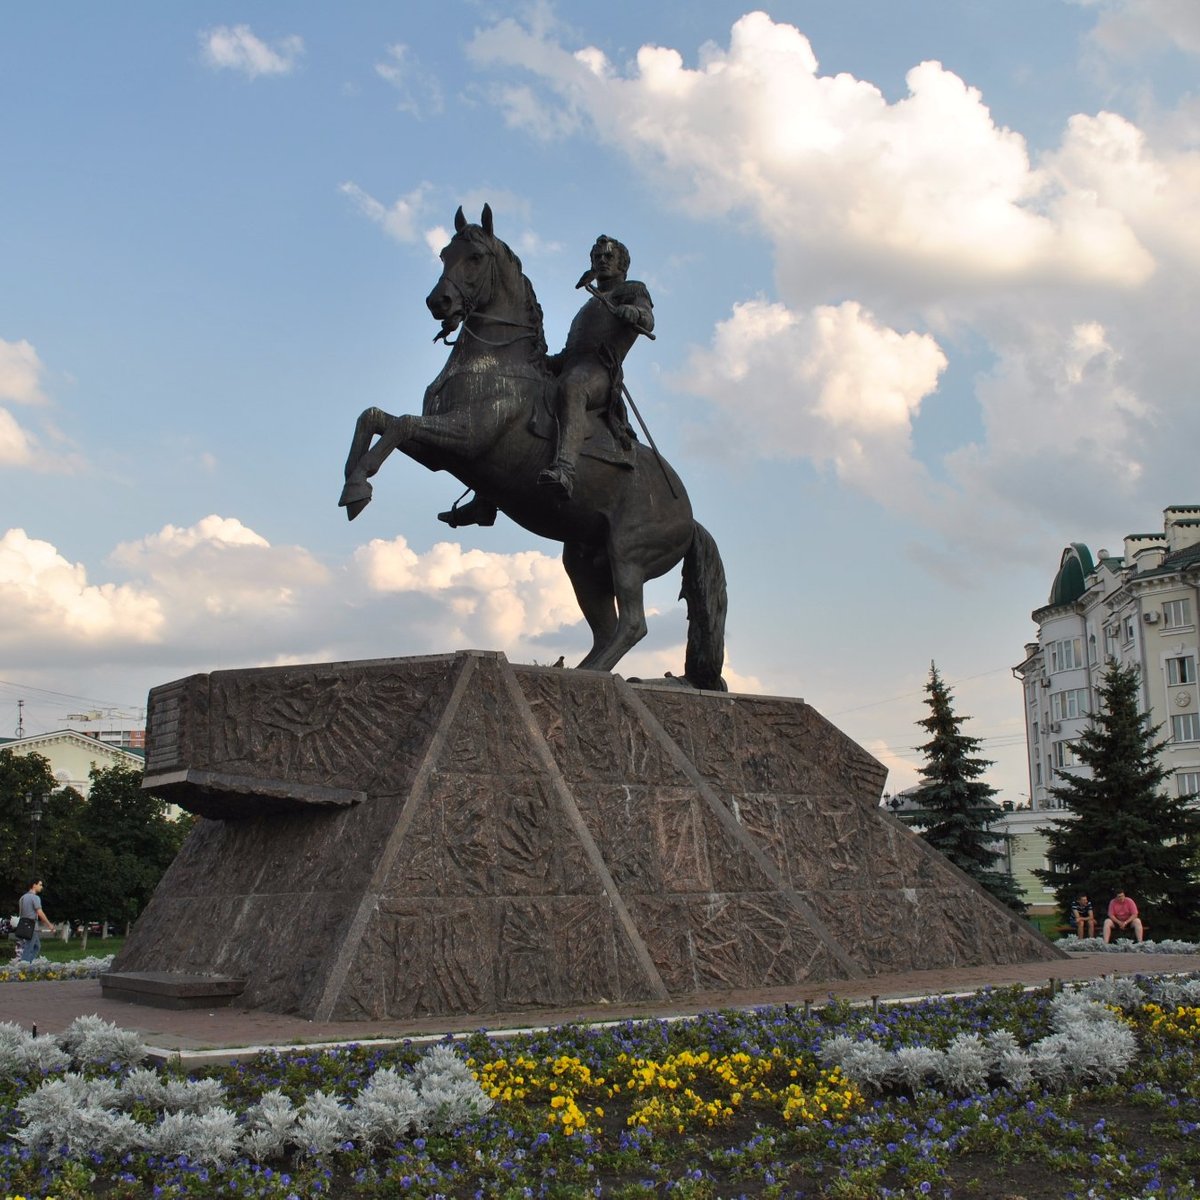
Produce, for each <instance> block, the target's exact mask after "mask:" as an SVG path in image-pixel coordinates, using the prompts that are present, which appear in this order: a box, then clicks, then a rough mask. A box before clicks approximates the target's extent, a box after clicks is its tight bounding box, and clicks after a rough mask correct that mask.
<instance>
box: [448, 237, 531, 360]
mask: <svg viewBox="0 0 1200 1200" xmlns="http://www.w3.org/2000/svg"><path fill="white" fill-rule="evenodd" d="M488 266H489V267H490V270H489V272H488V282H489V283H490V284H491V287H490V288H489V295H488V300H489V301H490V300H491V297H492V294H494V293H495V291H496V252H495V251H494V250H492V249H488ZM442 278H443V279H445V281H446V282H447V283H448V284H450V285H451V287H453V288H454V290H455V291H456V292H457V293H458V296H459V299H460V300H461V301H462V310H463V317H462V322H461V323H460V325H459V328H460V329H461V331H462V332H461V333H460V334H459V336H458V337H456V338H455V339H454V341H451V340H450V336H449V335H450V331H449V330H447V329H446V328H445V326H444V325H443V327H442V329H440V330H439V331H438V332H437V333H435V334H434V335H433V340H434V341H435V342H445V343H446V345H447V346H457V345H458V343H459V342H460V341H461V340H462V334H463V333H469V334H470V335H471V336H472V337H473V338H474V339H475V340H476V341H477V342H481V343H482V344H483V345H485V346H491V347H492V348H493V349H495V350H502V349H503V348H504V347H505V346H514V345H516V343H517V342H519V341H522V340H523V339H524V338H531V337H536V336H537V327H536V326H534V325H529V324H527V323H526V322H524V321H513V320H511V319H510V318H508V317H494V316H492V314H491V313H484V312H476V311H475V309H476V306H477V305H478V304H479V297H478V296H468V295H467V293H466V292H465V291H464V290H463V288H462V285H461V284H460V283H459V282H458V280H457V279H454V278H453V277H452V276H450V275H446V274H445V272H443V274H442ZM480 290H481V291H482V289H480ZM472 317H476V318H478V319H479V320H481V321H495V322H496V323H497V324H498V325H512V326H514V327H515V328H517V329H523V330H526V332H525V333H518V334H517V335H516V337H511V338H509V339H508V340H507V341H504V342H493V341H491V340H490V339H489V338H485V337H484V336H483V335H482V334H479V333H476V332H475V330H474V329H472V328H471V327H470V326H469V325H468V324H467V322H468V321H470V319H471V318H472Z"/></svg>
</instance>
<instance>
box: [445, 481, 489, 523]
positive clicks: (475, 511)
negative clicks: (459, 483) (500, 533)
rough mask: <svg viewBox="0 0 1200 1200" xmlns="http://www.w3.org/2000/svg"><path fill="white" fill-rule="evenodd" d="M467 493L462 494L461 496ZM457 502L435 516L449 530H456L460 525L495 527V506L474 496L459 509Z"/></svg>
mask: <svg viewBox="0 0 1200 1200" xmlns="http://www.w3.org/2000/svg"><path fill="white" fill-rule="evenodd" d="M468 490H470V489H468ZM466 494H467V493H466V492H463V496H465V495H466ZM461 499H462V496H459V498H458V500H455V502H454V503H453V504H452V505H451V506H450V507H449V508H448V509H447V510H446V511H445V512H440V513H438V515H437V518H438V520H439V521H445V522H446V524H447V525H449V526H450V528H451V529H457V528H458V527H459V526H460V525H484V526H487V525H495V523H496V511H497V510H496V506H495V505H494V504H492V503H491V502H490V501H488V500H484V499H483V498H482V497H481V496H479V495H478V494H476V496H475V497H474V498H473V499H472V500H470V501H468V502H467V503H466V504H464V505H462V507H461V508H460V507H459V500H461Z"/></svg>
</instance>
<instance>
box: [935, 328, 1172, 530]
mask: <svg viewBox="0 0 1200 1200" xmlns="http://www.w3.org/2000/svg"><path fill="white" fill-rule="evenodd" d="M977 390H978V396H979V399H980V402H981V405H982V411H983V418H984V425H985V429H986V434H987V440H986V443H985V444H984V445H968V446H964V447H961V448H960V449H958V450H956V451H954V452H953V453H952V454H950V455H949V457H948V459H947V466H948V468H949V470H950V472H951V473H952V475H953V476H954V478H955V479H956V481H957V483H958V485H959V487H960V489H961V491H962V494H963V495H964V496H967V497H970V499H971V501H972V503H971V506H970V507H971V509H972V510H976V509H985V510H986V509H987V508H988V507H991V506H992V505H994V504H996V503H1004V504H1008V505H1014V506H1018V507H1025V508H1027V509H1028V510H1029V511H1038V510H1039V509H1042V508H1046V507H1049V508H1051V509H1054V508H1058V507H1060V506H1063V507H1065V508H1066V509H1068V510H1069V508H1070V507H1071V505H1072V504H1073V503H1076V502H1077V501H1076V499H1075V498H1076V497H1079V496H1087V495H1091V494H1093V493H1094V492H1095V482H1096V480H1097V478H1100V479H1103V480H1104V481H1105V484H1104V491H1105V492H1106V493H1107V494H1108V495H1109V496H1110V497H1111V498H1112V499H1114V500H1116V501H1119V502H1120V501H1124V503H1122V504H1121V507H1122V508H1124V509H1126V511H1127V510H1128V498H1129V497H1130V495H1131V494H1132V493H1133V491H1134V490H1135V489H1136V487H1137V485H1138V483H1139V482H1140V480H1141V478H1142V475H1143V473H1145V472H1147V471H1153V469H1154V463H1153V462H1152V461H1150V446H1149V445H1148V444H1147V436H1148V435H1149V434H1151V433H1152V432H1153V430H1154V428H1155V425H1156V423H1157V414H1156V413H1155V411H1154V409H1153V408H1152V407H1151V406H1150V405H1149V404H1148V403H1146V402H1145V401H1143V400H1142V398H1141V397H1140V396H1139V395H1138V394H1137V392H1136V391H1135V390H1134V389H1133V388H1132V387H1131V386H1130V384H1129V379H1128V373H1127V370H1126V366H1125V363H1124V360H1123V357H1122V355H1121V353H1120V352H1119V350H1118V349H1117V348H1116V347H1115V346H1114V345H1113V342H1112V340H1111V335H1110V332H1109V331H1108V330H1106V329H1105V327H1104V326H1103V325H1101V324H1100V323H1098V322H1094V321H1090V322H1080V323H1077V324H1074V325H1067V326H1066V327H1062V326H1059V325H1057V324H1054V323H1050V322H1029V323H1026V324H1024V325H1022V326H1021V327H1019V328H1018V329H1017V330H1016V331H1015V336H1014V338H1013V340H1012V341H1011V342H1010V343H1009V344H1008V345H1006V346H1004V347H1002V348H1001V351H1000V354H999V357H998V359H997V362H996V365H995V366H994V368H993V369H992V370H991V371H989V372H988V374H987V375H986V376H984V377H983V378H982V379H981V380H980V381H979V384H978V389H977Z"/></svg>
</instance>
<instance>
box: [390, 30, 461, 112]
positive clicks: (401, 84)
mask: <svg viewBox="0 0 1200 1200" xmlns="http://www.w3.org/2000/svg"><path fill="white" fill-rule="evenodd" d="M375 73H376V74H377V75H378V76H379V78H380V79H383V80H386V81H387V83H389V84H391V86H392V87H393V88H395V90H396V92H397V93H398V94H399V97H400V98H399V100H398V101H397V105H396V106H397V107H398V108H399V109H400V111H401V112H406V113H411V114H412V115H413V116H414V117H419V116H424V115H426V114H437V113H440V112H441V111H442V109H443V108H444V107H445V104H444V102H443V99H442V88H441V84H440V83H439V82H438V79H437V76H436V75H434V74H433V73H432V72H431V71H429V70H426V69H425V67H423V66H422V65H421V63H420V62H419V61H418V60H417V58H416V56H415V55H414V54H413V52H412V48H411V47H410V46H406V45H404V43H402V42H397V43H396V44H395V45H392V46H389V47H388V48H387V57H386V58H385V59H384V60H383V61H382V62H378V63H376V64H375Z"/></svg>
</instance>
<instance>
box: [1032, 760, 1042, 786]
mask: <svg viewBox="0 0 1200 1200" xmlns="http://www.w3.org/2000/svg"><path fill="white" fill-rule="evenodd" d="M1033 782H1034V783H1036V784H1037V785H1038V787H1041V786H1042V760H1041V759H1040V758H1039V759H1038V760H1037V762H1035V763H1034V764H1033Z"/></svg>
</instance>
